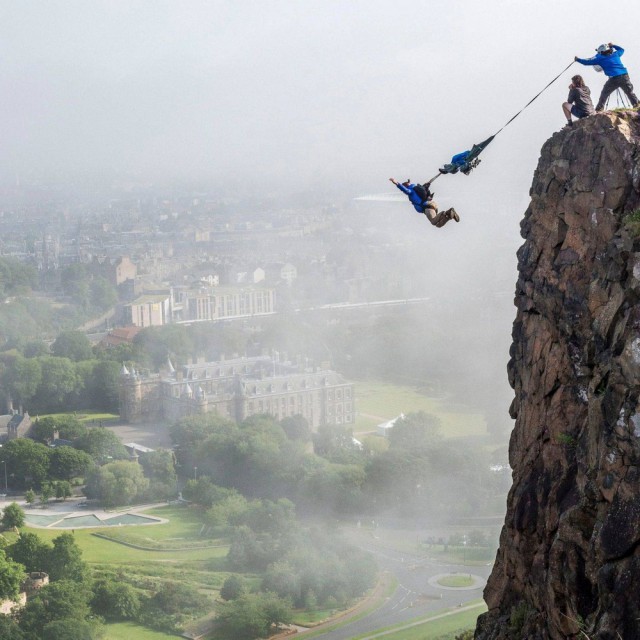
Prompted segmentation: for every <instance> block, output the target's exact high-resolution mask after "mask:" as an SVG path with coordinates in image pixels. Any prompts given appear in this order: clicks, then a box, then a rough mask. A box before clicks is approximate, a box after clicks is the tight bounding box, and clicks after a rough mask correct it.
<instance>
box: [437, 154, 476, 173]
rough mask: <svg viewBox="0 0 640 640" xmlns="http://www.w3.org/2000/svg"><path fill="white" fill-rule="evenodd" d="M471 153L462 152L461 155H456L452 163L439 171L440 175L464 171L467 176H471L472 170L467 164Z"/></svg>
mask: <svg viewBox="0 0 640 640" xmlns="http://www.w3.org/2000/svg"><path fill="white" fill-rule="evenodd" d="M470 153H471V151H470V150H469V151H462V152H461V153H456V155H455V156H453V158H451V162H448V163H447V164H445V165H443V166H442V167H441V168H440V169H438V171H439V172H440V173H458V171H462V173H464V174H465V175H469V172H470V171H471V168H470V167H469V165H468V163H467V158H468V157H469V154H470Z"/></svg>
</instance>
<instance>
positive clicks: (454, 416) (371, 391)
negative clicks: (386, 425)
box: [355, 380, 487, 437]
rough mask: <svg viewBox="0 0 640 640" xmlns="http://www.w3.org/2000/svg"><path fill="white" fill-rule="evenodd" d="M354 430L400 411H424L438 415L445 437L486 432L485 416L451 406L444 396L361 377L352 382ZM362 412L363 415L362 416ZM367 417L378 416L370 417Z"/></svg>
mask: <svg viewBox="0 0 640 640" xmlns="http://www.w3.org/2000/svg"><path fill="white" fill-rule="evenodd" d="M355 394H356V410H357V413H358V416H357V418H356V423H355V431H356V433H362V432H363V431H371V430H374V429H375V426H376V425H377V424H379V423H380V422H381V420H380V419H379V418H384V419H387V420H389V419H391V418H395V417H396V416H397V415H399V414H400V413H411V412H415V411H425V412H426V413H430V414H433V415H435V416H437V417H438V418H439V419H440V421H441V423H442V433H443V435H445V436H446V437H460V436H484V435H486V434H487V428H486V422H485V419H484V416H483V415H482V414H480V413H477V412H473V411H472V410H470V409H466V408H462V407H459V406H451V405H449V404H448V402H447V400H446V399H438V398H430V397H428V396H426V395H424V394H422V393H419V392H418V391H416V390H415V388H414V387H410V386H403V385H395V384H390V383H387V382H375V381H371V380H360V381H357V382H356V383H355ZM363 414H364V415H363ZM370 416H379V418H376V417H370Z"/></svg>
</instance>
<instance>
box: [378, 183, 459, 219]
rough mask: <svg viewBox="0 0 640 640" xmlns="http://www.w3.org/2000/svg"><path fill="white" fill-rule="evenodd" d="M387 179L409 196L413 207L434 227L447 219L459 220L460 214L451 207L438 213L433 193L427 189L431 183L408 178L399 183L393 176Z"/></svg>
mask: <svg viewBox="0 0 640 640" xmlns="http://www.w3.org/2000/svg"><path fill="white" fill-rule="evenodd" d="M389 180H390V181H391V182H393V184H395V185H396V187H398V189H400V191H402V193H405V194H406V195H407V196H408V197H409V200H410V201H411V204H412V205H413V208H414V209H415V210H416V211H417V212H418V213H424V215H425V216H427V219H428V220H429V222H430V223H431V224H432V225H433V226H434V227H438V228H440V227H444V225H445V224H447V222H449V220H455V221H456V222H460V216H459V215H458V214H457V213H456V210H455V209H454V208H453V207H451V208H450V209H447V210H446V211H441V212H440V213H438V205H437V204H436V203H435V202H434V200H433V193H431V191H430V190H429V187H430V186H431V183H429V182H425V184H413V183H412V182H411V181H410V180H407V181H406V182H403V183H402V184H401V183H399V182H398V181H397V180H395V179H394V178H389Z"/></svg>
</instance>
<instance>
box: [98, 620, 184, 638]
mask: <svg viewBox="0 0 640 640" xmlns="http://www.w3.org/2000/svg"><path fill="white" fill-rule="evenodd" d="M105 629H106V632H107V633H106V634H105V636H104V640H166V638H174V639H175V638H177V637H179V636H175V635H172V634H169V633H162V632H161V631H154V630H153V629H147V627H141V626H140V625H137V624H133V623H132V622H118V623H114V624H108V625H105Z"/></svg>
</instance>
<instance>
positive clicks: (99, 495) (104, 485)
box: [84, 460, 149, 507]
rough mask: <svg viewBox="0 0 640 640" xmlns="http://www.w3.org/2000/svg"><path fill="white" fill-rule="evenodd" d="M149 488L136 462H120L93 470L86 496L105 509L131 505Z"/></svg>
mask: <svg viewBox="0 0 640 640" xmlns="http://www.w3.org/2000/svg"><path fill="white" fill-rule="evenodd" d="M148 488H149V479H148V478H145V477H144V475H143V472H142V468H141V467H140V465H139V464H136V463H135V462H128V461H124V460H123V461H120V462H111V463H109V464H105V465H104V466H103V467H98V468H96V469H93V470H92V471H91V472H89V474H88V475H87V484H86V486H85V489H84V491H85V494H86V495H87V497H88V498H93V499H96V500H100V502H102V504H103V505H104V506H105V507H115V506H117V505H124V504H131V503H132V502H134V501H135V500H136V498H138V497H139V496H142V495H143V494H144V492H145V491H146V490H147V489H148Z"/></svg>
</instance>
